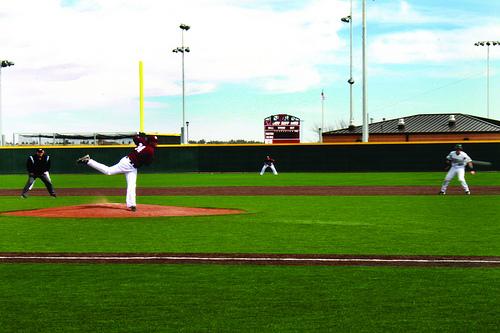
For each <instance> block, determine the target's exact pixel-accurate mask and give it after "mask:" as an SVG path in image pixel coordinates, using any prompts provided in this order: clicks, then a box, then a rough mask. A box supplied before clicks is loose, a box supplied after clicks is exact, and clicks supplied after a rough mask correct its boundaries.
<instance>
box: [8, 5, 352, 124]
mask: <svg viewBox="0 0 500 333" xmlns="http://www.w3.org/2000/svg"><path fill="white" fill-rule="evenodd" d="M284 4H285V2H283V3H280V5H284ZM345 8H346V3H345V2H341V1H339V0H316V1H311V2H305V3H304V5H303V6H301V7H300V8H299V9H293V8H291V9H289V10H282V11H276V10H274V9H273V8H272V7H270V6H266V5H265V4H259V5H258V6H253V7H252V2H249V1H237V0H233V1H229V0H211V1H208V0H186V1H182V2H180V1H175V2H174V1H163V0H145V1H135V0H102V1H100V0H92V1H90V0H82V1H79V2H77V4H76V5H75V6H69V7H62V6H61V4H60V1H59V0H45V1H38V0H19V1H0V30H1V31H11V32H12V33H11V34H2V35H1V36H0V45H2V52H3V53H2V57H4V58H6V59H10V60H12V61H14V62H15V63H16V65H15V67H13V68H9V69H8V70H5V71H4V72H3V73H2V74H4V73H5V74H4V87H3V90H4V96H8V97H6V98H4V110H6V111H7V110H15V112H16V113H18V114H24V115H26V116H27V115H30V114H34V113H36V114H39V115H41V114H54V113H56V112H69V113H72V114H73V115H74V117H79V116H81V115H80V114H81V112H82V111H81V110H87V113H86V116H95V114H92V110H93V109H97V108H98V109H103V108H104V109H105V108H116V107H118V106H120V107H123V108H124V109H125V112H133V110H134V108H135V107H136V105H137V96H138V61H139V60H143V61H144V78H145V92H146V96H161V95H176V94H180V55H179V54H173V53H172V49H173V48H175V47H177V46H180V42H181V41H180V37H181V33H180V29H179V28H178V25H179V23H181V22H184V23H187V24H190V25H191V27H192V28H191V30H189V31H187V32H186V33H185V45H187V46H189V47H190V48H191V50H192V52H191V53H188V54H186V58H185V61H186V67H185V68H186V69H185V73H186V78H187V79H189V85H188V86H187V93H188V94H201V93H206V92H213V91H215V90H216V89H217V86H218V85H219V84H221V83H226V82H231V83H234V82H245V83H248V82H252V81H253V80H255V84H254V85H255V86H256V87H261V88H262V89H269V90H270V91H273V92H275V91H280V92H283V91H303V90H306V89H308V88H310V87H311V86H314V85H316V84H318V82H319V80H320V78H319V74H318V69H317V68H316V66H317V65H318V64H321V63H327V62H332V61H335V59H334V58H333V56H332V54H334V51H335V50H336V49H337V48H338V47H339V44H340V41H339V38H338V36H337V31H338V30H339V29H340V28H341V25H340V23H339V22H338V20H332V19H331V16H332V15H335V13H339V15H340V12H342V13H344V12H345ZM7 71H8V72H9V73H8V74H7V73H6V72H7ZM96 112H97V111H96ZM7 114H8V112H7ZM4 117H5V115H4ZM4 123H5V122H4ZM7 123H8V125H9V127H13V128H15V130H16V131H23V125H22V124H17V123H16V124H13V123H9V120H8V116H7ZM59 126H60V125H56V124H54V127H59ZM110 126H112V124H110ZM5 130H6V129H5V128H4V131H5ZM82 130H83V129H82ZM85 130H89V129H85Z"/></svg>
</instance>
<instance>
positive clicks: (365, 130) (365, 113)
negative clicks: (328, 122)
mask: <svg viewBox="0 0 500 333" xmlns="http://www.w3.org/2000/svg"><path fill="white" fill-rule="evenodd" d="M368 136H369V134H368V111H367V110H366V0H363V135H362V141H363V142H368Z"/></svg>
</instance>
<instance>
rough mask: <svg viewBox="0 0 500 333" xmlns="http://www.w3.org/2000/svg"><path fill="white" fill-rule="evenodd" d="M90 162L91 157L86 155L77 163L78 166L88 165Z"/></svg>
mask: <svg viewBox="0 0 500 333" xmlns="http://www.w3.org/2000/svg"><path fill="white" fill-rule="evenodd" d="M89 160H90V156H89V155H85V156H82V157H80V158H79V159H77V160H76V163H77V164H87V163H88V162H89Z"/></svg>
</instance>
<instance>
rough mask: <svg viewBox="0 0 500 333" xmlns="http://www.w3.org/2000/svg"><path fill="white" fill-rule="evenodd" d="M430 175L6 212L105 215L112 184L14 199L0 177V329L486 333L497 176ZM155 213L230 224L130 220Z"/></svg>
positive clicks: (147, 187)
mask: <svg viewBox="0 0 500 333" xmlns="http://www.w3.org/2000/svg"><path fill="white" fill-rule="evenodd" d="M278 171H279V170H278ZM443 177H444V173H439V172H438V173H434V172H427V173H426V172H422V173H282V174H280V175H279V176H273V175H272V174H265V175H264V176H259V174H258V173H257V172H256V173H205V174H199V173H192V174H191V173H185V174H140V175H139V178H138V187H139V188H138V194H139V196H138V211H137V212H135V213H134V212H126V213H127V214H126V215H120V217H109V216H102V217H93V218H83V217H81V216H72V217H67V216H64V217H63V216H61V217H51V218H47V217H36V216H29V217H28V216H11V215H7V214H6V213H8V212H14V211H16V212H17V211H34V210H38V209H47V208H63V207H73V206H75V207H85V208H83V209H82V210H81V211H83V210H85V209H87V210H88V209H94V208H96V207H111V208H109V210H112V209H116V207H118V206H117V205H111V204H118V203H123V202H124V200H125V199H124V194H125V179H124V177H123V176H120V175H117V176H111V177H107V176H103V175H97V174H89V175H70V174H68V175H60V174H56V175H52V180H53V182H54V186H55V188H56V191H57V193H58V197H57V199H53V198H51V197H50V196H48V195H47V193H46V191H45V189H44V188H43V184H42V183H41V182H39V181H38V183H36V185H35V189H34V190H33V191H32V192H31V195H30V197H29V198H28V199H22V198H20V197H19V195H20V190H21V188H22V186H23V185H24V183H25V181H26V176H25V175H0V196H1V201H0V212H1V214H0V331H2V332H3V331H4V332H34V331H36V332H177V331H180V332H325V331H349V332H388V331H389V332H395V331H396V332H397V331H436V332H437V331H439V332H442V331H453V332H477V331H484V332H489V331H491V332H493V331H498V330H500V319H499V318H500V297H499V295H500V223H499V221H500V219H499V217H498V216H499V214H500V205H499V202H500V173H498V172H478V174H476V175H475V176H471V175H467V181H468V183H469V185H470V187H471V192H472V195H470V196H467V195H464V194H462V192H461V190H460V189H459V186H458V183H457V182H456V180H455V181H454V182H452V184H451V186H450V189H449V191H448V194H447V195H445V196H438V195H437V192H438V191H439V186H440V184H441V181H442V178H443ZM103 205H104V206H103ZM106 205H108V206H106ZM150 205H156V206H150ZM158 206H162V207H163V206H165V207H182V208H209V209H230V210H236V211H238V212H239V213H237V214H229V215H220V214H215V215H204V216H189V215H187V216H157V217H141V215H140V214H136V213H141V211H145V210H148V209H155V208H149V207H158ZM134 214H135V215H134ZM82 216H83V215H82Z"/></svg>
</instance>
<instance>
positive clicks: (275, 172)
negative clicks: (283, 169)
mask: <svg viewBox="0 0 500 333" xmlns="http://www.w3.org/2000/svg"><path fill="white" fill-rule="evenodd" d="M267 168H271V170H272V171H273V173H274V175H277V174H278V172H277V171H276V168H275V167H274V164H272V163H271V164H270V165H267V164H264V166H263V167H262V170H261V171H260V175H261V176H262V175H263V174H264V172H266V169H267Z"/></svg>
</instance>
